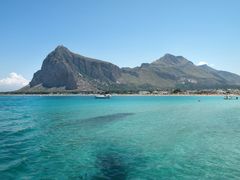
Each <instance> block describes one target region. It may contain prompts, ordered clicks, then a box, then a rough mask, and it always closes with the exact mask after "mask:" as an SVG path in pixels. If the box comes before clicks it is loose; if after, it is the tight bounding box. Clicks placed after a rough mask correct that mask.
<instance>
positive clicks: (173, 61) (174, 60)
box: [152, 53, 191, 66]
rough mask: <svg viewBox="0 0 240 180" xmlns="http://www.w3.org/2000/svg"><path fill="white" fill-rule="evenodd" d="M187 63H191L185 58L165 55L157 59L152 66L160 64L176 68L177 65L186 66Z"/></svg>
mask: <svg viewBox="0 0 240 180" xmlns="http://www.w3.org/2000/svg"><path fill="white" fill-rule="evenodd" d="M187 63H191V62H190V61H188V60H187V59H186V58H184V57H183V56H174V55H172V54H168V53H167V54H165V55H164V56H163V57H161V58H159V59H157V60H156V61H154V62H153V63H152V64H156V65H157V64H159V65H167V66H168V65H169V66H175V65H184V64H187Z"/></svg>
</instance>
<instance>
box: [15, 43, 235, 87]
mask: <svg viewBox="0 0 240 180" xmlns="http://www.w3.org/2000/svg"><path fill="white" fill-rule="evenodd" d="M237 86H240V76H238V75H236V74H233V73H230V72H226V71H218V70H215V69H213V68H211V67H209V66H207V65H202V66H196V65H194V64H193V63H192V62H191V61H189V60H187V59H186V58H184V57H182V56H174V55H171V54H166V55H164V56H163V57H161V58H159V59H157V60H155V61H153V62H152V63H143V64H142V65H141V66H140V67H135V68H119V67H118V66H116V65H114V64H112V63H109V62H106V61H102V60H98V59H93V58H89V57H85V56H81V55H78V54H75V53H73V52H71V51H70V50H69V49H67V48H66V47H64V46H58V47H57V48H56V49H55V50H54V51H53V52H51V53H50V54H49V55H48V56H47V57H46V58H45V59H44V61H43V64H42V67H41V70H39V71H37V72H36V73H35V74H34V76H33V79H32V81H31V82H30V83H29V85H28V86H26V87H24V88H22V89H21V90H19V92H97V91H126V90H128V91H129V90H131V91H136V90H149V89H152V90H153V89H170V88H183V89H203V88H227V87H237Z"/></svg>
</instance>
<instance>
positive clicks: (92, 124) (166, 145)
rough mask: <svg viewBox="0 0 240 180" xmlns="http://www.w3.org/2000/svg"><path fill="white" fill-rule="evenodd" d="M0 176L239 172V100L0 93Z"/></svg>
mask: <svg viewBox="0 0 240 180" xmlns="http://www.w3.org/2000/svg"><path fill="white" fill-rule="evenodd" d="M198 100H201V101H200V102H198ZM0 179H1V180H2V179H3V180H4V179H240V101H226V100H223V97H112V98H111V99H109V100H102V99H94V98H93V97H79V96H63V97H62V96H61V97H60V96H59V97H55V96H52V97H47V96H2V97H0Z"/></svg>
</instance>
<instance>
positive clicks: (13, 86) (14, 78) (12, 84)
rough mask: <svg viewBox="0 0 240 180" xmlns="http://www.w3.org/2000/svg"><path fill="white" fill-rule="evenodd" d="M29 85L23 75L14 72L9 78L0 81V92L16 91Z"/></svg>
mask: <svg viewBox="0 0 240 180" xmlns="http://www.w3.org/2000/svg"><path fill="white" fill-rule="evenodd" d="M28 83H29V81H28V80H27V79H25V78H24V77H23V76H22V75H21V74H17V73H15V72H12V73H10V74H9V75H8V77H6V78H3V79H0V91H14V90H17V89H19V88H21V87H23V86H26V85H27V84H28Z"/></svg>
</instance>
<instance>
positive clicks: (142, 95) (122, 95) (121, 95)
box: [0, 94, 240, 97]
mask: <svg viewBox="0 0 240 180" xmlns="http://www.w3.org/2000/svg"><path fill="white" fill-rule="evenodd" d="M96 95H98V94H0V96H46V97H47V96H59V97H61V96H72V97H74V96H76V97H77V96H96ZM228 95H231V96H240V95H239V94H228ZM111 96H113V97H117V96H120V97H124V96H127V97H131V96H141V97H155V96H156V97H168V96H173V97H174V96H175V97H181V96H210V97H211V96H213V97H215V96H227V94H111Z"/></svg>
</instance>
